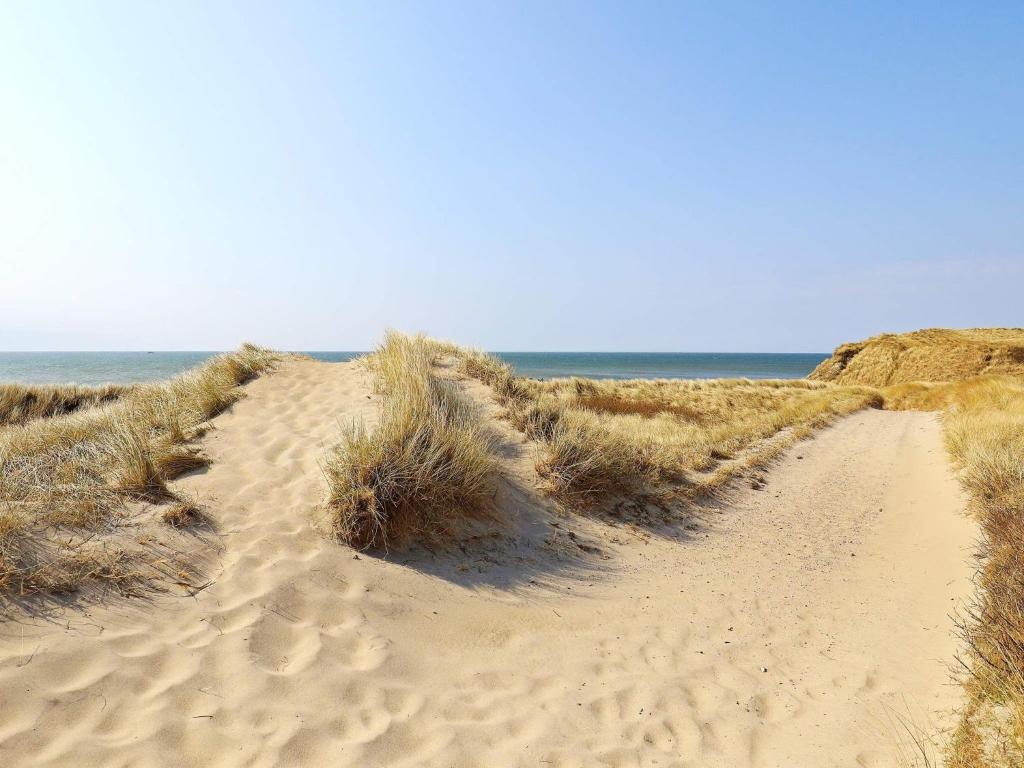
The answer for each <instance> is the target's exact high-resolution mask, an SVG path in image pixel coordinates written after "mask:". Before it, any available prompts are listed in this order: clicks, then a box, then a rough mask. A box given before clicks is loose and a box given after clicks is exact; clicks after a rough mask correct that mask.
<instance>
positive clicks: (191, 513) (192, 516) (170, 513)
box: [161, 501, 205, 528]
mask: <svg viewBox="0 0 1024 768" xmlns="http://www.w3.org/2000/svg"><path fill="white" fill-rule="evenodd" d="M161 518H162V519H163V521H164V522H165V523H167V524H168V525H169V526H171V527H172V528H194V527H195V526H197V525H199V524H201V523H202V522H203V521H204V519H205V516H204V515H203V510H202V508H201V507H200V506H199V505H198V504H196V503H195V502H193V501H176V502H175V503H173V504H171V505H170V506H169V507H167V509H165V510H164V512H163V514H162V515H161Z"/></svg>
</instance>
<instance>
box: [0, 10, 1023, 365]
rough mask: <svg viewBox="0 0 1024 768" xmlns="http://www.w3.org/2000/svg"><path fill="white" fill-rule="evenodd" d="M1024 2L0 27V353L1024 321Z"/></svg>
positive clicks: (495, 344)
mask: <svg viewBox="0 0 1024 768" xmlns="http://www.w3.org/2000/svg"><path fill="white" fill-rule="evenodd" d="M1022 41H1024V4H1021V3H1019V2H1018V3H961V4H953V3H923V2H922V3H915V2H905V3H892V2H884V3H882V2H878V3H871V2H849V3H839V2H835V3H820V2H816V3H812V2H808V3H762V2H752V3H732V4H727V3H715V2H707V3H682V2H678V3H665V4H656V3H627V2H622V3H618V4H606V3H591V2H587V3H579V4H573V3H567V2H554V3H552V2H537V3H525V4H524V3H518V2H516V3H511V2H510V3H506V4H502V5H499V4H496V3H495V4H492V3H482V2H472V3H470V2H466V3H429V2H417V3H399V2H386V3H378V2H367V3H361V4H343V3H323V4H314V3H305V2H297V3H266V4H263V3H253V2H246V3H238V4H230V3H223V2H217V3H206V2H202V3H198V2H197V3H179V2H174V3H163V2H161V3H150V2H124V3H111V2H90V3H56V2H24V3H5V4H4V6H3V9H2V10H0V268H2V269H0V286H2V287H0V291H2V294H0V295H2V300H0V349H140V348H141V349H220V348H227V347H232V346H234V345H236V344H237V343H238V342H240V341H241V340H243V339H251V340H253V341H256V342H260V343H263V344H268V345H273V346H278V347H284V348H299V349H352V348H356V349H360V348H366V347H367V346H369V345H370V344H372V343H373V342H374V341H375V340H376V339H377V338H379V336H380V334H381V332H382V331H383V329H384V328H386V327H396V328H400V329H404V330H424V331H428V332H430V333H433V334H435V335H439V336H444V337H448V338H451V339H454V340H457V341H461V342H464V343H468V344H474V345H479V346H483V347H487V348H490V349H499V350H502V349H504V350H595V349H599V350H665V351H708V350H711V351H718V350H723V351H819V350H828V349H830V348H832V347H833V346H835V345H836V344H838V343H840V342H842V341H844V340H849V339H855V338H860V337H864V336H867V335H871V334H874V333H878V332H881V331H886V330H893V331H901V330H909V329H913V328H918V327H924V326H973V325H1024V310H1022V308H1024V300H1022V286H1024V42H1022Z"/></svg>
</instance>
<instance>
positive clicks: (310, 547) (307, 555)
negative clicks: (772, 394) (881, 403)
mask: <svg viewBox="0 0 1024 768" xmlns="http://www.w3.org/2000/svg"><path fill="white" fill-rule="evenodd" d="M248 392H249V397H248V398H247V399H246V400H245V401H243V402H242V403H240V404H239V405H237V406H236V407H235V408H234V409H232V411H231V412H230V413H227V414H224V415H223V416H221V417H219V418H218V419H217V421H216V426H217V429H216V430H215V431H214V432H212V433H211V435H210V436H209V437H208V438H207V451H208V452H209V453H210V455H211V456H212V457H213V458H214V460H215V463H214V465H213V467H212V468H211V469H210V471H208V472H207V473H205V474H203V475H199V476H196V477H192V478H189V479H188V480H187V481H185V482H184V483H183V486H184V487H185V488H186V489H187V490H188V491H190V492H194V493H197V494H199V495H200V496H202V497H204V498H213V499H214V501H212V502H211V510H212V512H213V514H214V516H215V517H216V519H217V521H218V526H219V539H220V544H221V547H222V552H221V555H220V558H219V562H217V563H216V564H214V565H213V566H212V568H211V570H212V572H213V576H214V578H215V579H216V582H215V583H214V584H213V585H212V586H210V587H209V588H208V589H206V590H204V591H203V592H201V593H199V594H198V595H196V596H195V597H194V598H185V597H183V598H164V599H162V600H160V601H159V602H158V603H156V604H147V603H143V602H141V601H135V602H133V603H129V604H128V605H127V606H125V605H123V604H122V605H120V606H104V607H98V608H93V609H91V610H90V611H89V613H88V615H80V614H77V615H76V614H69V616H68V617H65V619H64V620H66V621H69V624H68V626H67V627H65V626H64V624H63V621H62V623H61V624H59V625H56V624H45V625H43V624H39V623H38V622H30V621H27V620H26V621H23V622H8V623H6V624H4V625H2V626H0V762H2V763H3V764H4V765H12V766H13V765H68V764H72V763H73V764H75V765H104V766H116V765H166V766H180V765H204V766H205V765H218V766H226V765H257V766H269V765H284V766H292V765H341V766H345V765H352V766H419V765H429V766H488V767H491V766H515V765H522V766H538V765H544V766H565V767H568V766H590V765H594V766H640V765H643V766H677V765H694V766H696V765H699V766H745V765H750V766H815V767H818V766H833V765H834V766H849V765H869V766H873V765H890V764H892V757H893V751H894V748H895V747H896V742H897V735H896V732H895V729H894V728H893V727H892V726H891V724H890V720H891V712H892V711H893V710H895V711H896V712H899V713H902V714H905V713H907V712H908V711H909V712H910V713H911V715H912V717H914V718H915V719H916V720H918V721H919V722H920V721H923V720H924V719H925V717H926V716H929V715H930V713H934V712H941V711H943V710H944V709H947V708H948V707H949V706H951V704H952V703H953V702H954V701H955V699H954V697H955V689H953V688H951V687H950V686H948V685H947V684H946V680H947V678H946V673H945V668H946V665H948V664H949V663H950V661H951V660H952V657H953V651H954V643H953V639H952V636H951V633H950V630H951V622H950V620H949V618H948V613H949V612H950V610H951V609H952V608H953V606H954V605H955V601H956V600H957V599H958V598H959V597H961V596H963V595H964V593H965V591H966V589H967V587H968V577H969V569H968V567H967V555H968V548H969V546H970V543H971V537H972V527H971V526H970V524H969V523H968V522H967V521H966V520H965V519H964V518H963V517H962V515H961V508H962V499H961V497H960V494H959V490H958V488H957V485H956V483H955V481H954V480H953V478H952V477H951V475H950V472H949V469H948V467H947V465H946V461H945V456H944V453H943V450H942V446H941V441H940V429H939V426H938V424H937V422H936V421H935V419H934V417H932V416H930V415H927V414H914V413H889V412H879V411H869V412H865V413H861V414H856V415H854V416H853V417H850V418H848V419H846V420H844V421H842V422H841V423H839V424H838V425H836V426H835V427H833V428H830V429H828V430H826V431H824V432H822V433H821V434H820V435H819V436H818V437H817V438H816V439H813V440H811V441H809V442H805V443H802V444H800V445H798V446H796V447H795V448H794V449H793V450H792V451H790V452H789V454H788V455H787V456H785V457H784V458H783V459H782V460H781V461H780V462H779V463H778V464H777V465H776V466H775V467H774V468H773V469H772V471H771V473H770V474H769V480H768V483H767V486H766V487H765V488H764V489H763V490H760V491H754V490H749V491H744V492H742V493H741V494H739V497H738V498H737V499H736V501H735V503H734V504H733V505H732V506H731V507H729V508H727V509H724V510H723V514H721V515H715V516H714V519H713V520H711V521H710V522H709V523H708V524H706V525H705V526H703V527H701V528H700V529H698V530H695V531H693V532H692V535H691V538H689V539H688V540H667V539H660V538H650V539H647V540H644V539H643V538H640V537H636V536H630V535H627V533H626V532H625V531H624V530H622V529H619V530H616V529H608V528H606V527H605V526H601V525H598V524H596V523H588V522H586V521H582V522H579V523H576V524H577V525H578V528H577V530H578V532H579V535H580V536H581V537H584V538H586V539H587V540H600V541H601V546H602V548H603V549H604V551H605V552H606V553H607V554H606V557H607V559H602V558H599V557H594V558H593V559H592V560H590V561H581V560H580V559H579V558H572V559H566V558H564V557H562V558H560V557H558V556H557V555H556V554H553V553H552V552H551V550H550V549H549V548H548V547H546V546H545V545H544V543H543V539H544V538H545V535H546V533H548V532H550V530H553V529H550V528H549V526H548V523H547V522H546V523H544V524H543V525H536V524H535V525H533V526H532V527H525V528H524V527H521V528H520V529H518V530H517V531H515V532H513V533H512V534H511V535H510V536H509V537H507V538H506V539H503V541H504V543H503V544H502V547H503V550H502V551H503V552H504V554H500V555H499V554H497V553H498V551H499V549H498V548H497V547H491V548H490V549H488V548H484V549H470V548H467V550H466V552H467V553H468V554H465V555H463V554H462V553H458V554H456V555H452V556H446V557H443V558H440V559H430V558H427V559H423V558H420V560H419V562H418V563H417V564H416V566H417V567H412V566H409V565H402V564H401V563H400V562H397V558H396V561H390V562H389V561H382V560H379V559H376V558H372V557H369V556H365V555H363V556H360V557H358V558H356V557H354V556H353V553H352V551H351V550H348V549H345V548H343V547H340V546H338V545H336V544H333V543H331V542H329V541H326V540H324V539H323V538H321V537H319V536H318V535H317V534H316V533H314V532H313V531H312V530H311V527H310V524H309V517H310V511H311V509H312V508H313V507H314V506H315V505H316V504H317V503H318V502H319V500H320V499H321V497H322V494H323V491H324V489H323V480H322V476H321V474H320V472H319V469H318V466H317V461H318V459H319V458H320V456H321V455H322V451H323V448H324V446H325V445H328V444H330V443H331V442H332V441H333V439H334V437H335V436H336V434H337V423H336V418H337V417H338V416H339V415H343V416H344V417H348V416H351V415H357V414H363V415H366V416H368V417H371V418H372V413H373V401H372V400H371V399H369V398H368V397H367V392H366V382H365V381H364V379H363V377H362V375H361V374H360V373H359V372H358V371H357V370H356V369H355V368H354V367H353V366H351V365H326V364H321V363H290V364H288V365H287V366H286V367H285V368H284V369H283V370H282V371H280V372H279V373H277V374H274V375H273V376H269V377H266V378H264V379H260V380H258V381H256V382H254V383H253V384H251V385H249V387H248ZM800 457H802V458H800ZM511 497H512V498H515V499H517V500H518V501H519V502H521V503H532V502H531V501H530V500H531V498H532V496H531V494H530V492H529V489H525V490H521V491H520V492H519V493H518V494H515V493H514V494H512V495H511ZM549 522H550V521H549ZM567 524H568V523H567V522H566V521H563V522H562V525H563V527H564V526H565V525H567ZM559 530H561V529H559ZM33 651H35V653H34V655H33ZM762 670H767V671H762ZM925 713H928V714H927V715H926V714H925Z"/></svg>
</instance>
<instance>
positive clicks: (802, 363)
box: [0, 352, 828, 384]
mask: <svg viewBox="0 0 1024 768" xmlns="http://www.w3.org/2000/svg"><path fill="white" fill-rule="evenodd" d="M215 354H217V353H216V352H0V382H10V381H17V382H24V383H31V384H69V383H76V384H105V383H120V384H127V383H133V382H141V381H159V380H161V379H168V378H170V377H172V376H174V375H176V374H178V373H181V372H182V371H184V370H187V369H188V368H191V367H193V366H195V365H198V364H199V363H201V362H203V361H204V360H206V359H207V358H209V357H210V356H212V355H215ZM305 354H308V355H310V356H312V357H314V358H316V359H317V360H323V361H326V362H344V361H347V360H351V359H353V358H354V357H358V356H359V355H361V354H363V353H362V352H306V353H305ZM496 354H497V355H498V356H499V357H500V358H502V359H503V360H505V361H507V362H508V363H510V364H511V365H512V366H513V367H514V368H515V369H516V372H517V373H519V375H521V376H528V377H531V378H538V379H550V378H556V377H562V376H581V377H584V378H593V379H657V378H666V379H717V378H747V379H795V378H802V377H803V376H806V375H807V374H808V373H810V372H811V369H813V368H814V366H816V365H817V364H818V363H820V362H821V361H822V360H824V359H825V358H826V357H828V355H827V354H824V353H821V354H791V353H763V352H759V353H745V352H498V353H496Z"/></svg>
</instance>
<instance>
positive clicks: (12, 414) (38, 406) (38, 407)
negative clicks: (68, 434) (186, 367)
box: [0, 384, 133, 427]
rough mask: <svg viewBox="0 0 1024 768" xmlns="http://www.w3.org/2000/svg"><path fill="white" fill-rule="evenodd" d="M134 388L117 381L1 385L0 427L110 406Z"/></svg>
mask: <svg viewBox="0 0 1024 768" xmlns="http://www.w3.org/2000/svg"><path fill="white" fill-rule="evenodd" d="M132 390H133V387H129V386H119V385H116V384H107V385H105V386H101V387H79V386H75V385H66V386H65V385H60V386H56V385H31V384H0V427H2V426H4V425H7V424H26V423H28V422H30V421H33V420H35V419H48V418H52V417H54V416H64V415H66V414H69V413H75V412H77V411H81V410H87V409H89V408H95V407H97V406H100V405H107V404H108V403H112V402H115V401H117V400H120V399H121V398H123V397H125V396H126V395H128V394H130V393H131V392H132Z"/></svg>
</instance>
